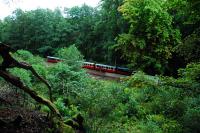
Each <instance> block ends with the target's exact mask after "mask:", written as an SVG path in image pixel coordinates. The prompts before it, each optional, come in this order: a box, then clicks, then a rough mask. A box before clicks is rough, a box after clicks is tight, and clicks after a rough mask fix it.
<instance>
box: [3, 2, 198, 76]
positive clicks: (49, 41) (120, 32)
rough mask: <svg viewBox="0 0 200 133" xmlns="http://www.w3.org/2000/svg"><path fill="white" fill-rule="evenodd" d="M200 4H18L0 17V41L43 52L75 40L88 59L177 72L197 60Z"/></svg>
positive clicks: (50, 51) (158, 70) (153, 72)
mask: <svg viewBox="0 0 200 133" xmlns="http://www.w3.org/2000/svg"><path fill="white" fill-rule="evenodd" d="M198 7H199V2H196V1H195V0H167V1H166V0H124V1H123V0H114V1H112V0H102V1H101V4H100V6H99V7H96V8H93V7H89V6H87V5H85V4H84V5H82V6H81V7H78V6H77V7H72V8H65V9H64V11H63V12H62V11H60V10H59V9H56V10H54V11H51V10H49V9H37V10H33V11H22V10H20V9H18V10H16V11H15V12H14V13H13V15H11V16H8V17H6V18H5V19H4V20H2V21H0V27H1V28H0V29H1V30H0V34H1V36H0V40H1V41H3V42H7V43H10V44H12V46H13V47H15V48H20V49H27V50H30V51H31V52H34V53H39V54H41V55H43V56H44V55H45V56H46V55H53V54H55V53H56V51H57V48H60V47H67V46H70V45H71V44H75V45H76V46H77V48H78V49H79V50H80V51H81V53H82V54H83V55H84V58H85V59H86V60H90V61H94V62H104V63H107V64H113V65H128V66H129V67H130V68H132V69H139V70H143V71H145V72H147V73H148V74H165V75H177V70H178V68H179V67H185V66H186V64H187V63H191V62H198V61H199V55H200V52H199V51H200V48H199V21H200V17H199V16H200V14H199V12H200V11H199V8H198Z"/></svg>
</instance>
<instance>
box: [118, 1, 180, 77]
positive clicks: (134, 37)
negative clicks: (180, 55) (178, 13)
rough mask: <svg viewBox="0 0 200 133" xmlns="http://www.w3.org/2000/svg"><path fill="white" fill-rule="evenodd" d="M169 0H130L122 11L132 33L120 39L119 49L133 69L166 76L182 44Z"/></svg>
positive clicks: (122, 7) (123, 6) (120, 9)
mask: <svg viewBox="0 0 200 133" xmlns="http://www.w3.org/2000/svg"><path fill="white" fill-rule="evenodd" d="M165 2H166V1H165V0H162V1H159V0H142V1H141V0H126V1H125V3H124V4H123V5H122V6H121V7H120V8H119V11H120V12H122V14H123V17H124V18H125V19H126V20H127V21H128V22H129V24H130V27H129V31H128V33H124V34H120V35H119V37H118V38H117V44H116V45H115V48H116V50H120V51H122V57H124V58H125V59H127V60H128V61H129V63H130V66H131V67H132V68H135V69H142V70H144V71H145V72H147V73H149V74H155V73H161V74H162V73H164V72H165V71H166V69H169V68H168V59H170V58H171V57H172V52H173V48H174V47H175V46H176V45H177V44H179V43H180V42H181V40H180V32H179V30H178V29H176V28H174V27H173V25H172V24H173V21H172V16H171V15H170V14H169V13H168V12H167V8H166V7H165Z"/></svg>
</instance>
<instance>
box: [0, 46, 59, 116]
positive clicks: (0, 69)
mask: <svg viewBox="0 0 200 133" xmlns="http://www.w3.org/2000/svg"><path fill="white" fill-rule="evenodd" d="M11 50H12V49H11V48H10V47H9V46H8V45H5V44H2V43H0V55H1V56H2V58H3V62H2V64H1V66H0V76H1V77H2V78H4V79H5V80H6V81H7V82H10V83H11V84H13V85H14V86H16V87H18V88H20V89H22V90H23V91H24V92H26V93H28V94H29V95H30V96H31V97H32V98H33V99H35V100H36V101H37V102H39V103H41V104H44V105H46V106H48V107H49V109H50V110H51V111H52V112H53V113H54V114H56V115H57V116H59V117H60V113H59V111H58V110H57V109H56V107H55V106H54V105H53V103H52V102H51V101H49V100H47V99H45V98H42V97H40V96H39V95H38V94H37V93H36V92H35V91H33V90H31V89H30V88H29V87H27V86H25V85H24V84H23V83H22V81H21V80H20V78H19V77H16V76H14V75H11V74H10V73H9V72H8V71H7V68H12V67H18V68H23V69H26V70H30V71H31V72H32V73H33V74H34V75H35V76H36V77H37V78H38V79H40V80H41V81H42V82H44V83H45V84H46V85H47V86H48V88H49V89H50V94H51V87H50V85H49V84H48V83H47V81H46V80H44V79H43V78H42V77H40V76H39V75H38V74H37V72H36V71H35V70H34V69H33V68H32V66H31V65H29V64H27V63H20V62H18V61H17V60H15V59H14V58H13V57H12V56H11V55H10V53H9V52H10V51H11ZM50 96H51V95H50ZM50 98H52V97H50Z"/></svg>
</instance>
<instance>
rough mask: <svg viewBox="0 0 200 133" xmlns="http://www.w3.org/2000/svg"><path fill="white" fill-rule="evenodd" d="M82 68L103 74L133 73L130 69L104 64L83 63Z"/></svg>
mask: <svg viewBox="0 0 200 133" xmlns="http://www.w3.org/2000/svg"><path fill="white" fill-rule="evenodd" d="M82 68H87V69H92V70H97V71H101V72H108V73H117V74H122V75H131V71H130V70H129V69H128V68H125V67H118V66H109V65H104V64H95V63H92V62H83V66H82Z"/></svg>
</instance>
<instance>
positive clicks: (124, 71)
mask: <svg viewBox="0 0 200 133" xmlns="http://www.w3.org/2000/svg"><path fill="white" fill-rule="evenodd" d="M62 61H64V60H63V59H60V58H57V57H53V56H47V62H49V63H58V62H62ZM82 68H85V69H91V70H96V71H101V72H108V73H116V74H121V75H127V76H129V75H131V74H132V72H131V70H130V69H128V68H126V67H119V66H110V65H104V64H97V63H92V62H83V65H82Z"/></svg>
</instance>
